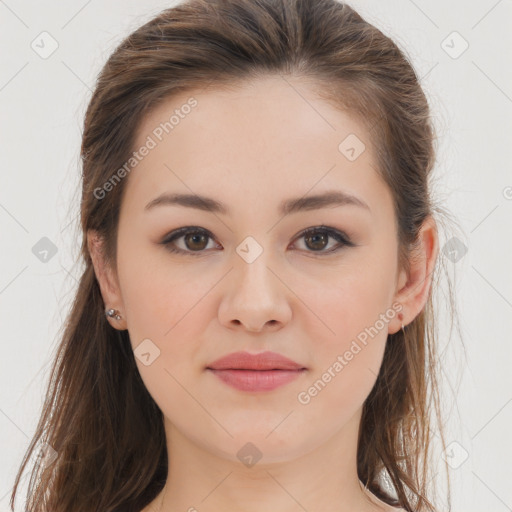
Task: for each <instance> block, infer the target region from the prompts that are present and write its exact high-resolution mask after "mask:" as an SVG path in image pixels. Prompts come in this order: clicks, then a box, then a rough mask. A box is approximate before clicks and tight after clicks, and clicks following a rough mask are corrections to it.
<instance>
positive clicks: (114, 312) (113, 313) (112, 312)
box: [105, 309, 121, 320]
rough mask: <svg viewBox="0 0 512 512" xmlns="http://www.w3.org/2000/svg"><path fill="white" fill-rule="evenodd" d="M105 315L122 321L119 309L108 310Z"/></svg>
mask: <svg viewBox="0 0 512 512" xmlns="http://www.w3.org/2000/svg"><path fill="white" fill-rule="evenodd" d="M105 315H106V316H109V317H110V318H114V319H116V320H121V315H120V314H119V311H118V310H117V309H107V310H105Z"/></svg>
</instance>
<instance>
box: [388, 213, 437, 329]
mask: <svg viewBox="0 0 512 512" xmlns="http://www.w3.org/2000/svg"><path fill="white" fill-rule="evenodd" d="M438 253H439V241H438V233H437V226H436V223H435V221H434V219H433V217H431V216H429V217H427V219H426V220H425V221H424V222H423V225H422V227H421V228H420V232H419V235H418V244H417V246H416V247H415V248H414V249H413V250H412V253H411V256H410V272H409V274H408V275H406V274H405V272H404V273H403V274H402V275H401V279H400V281H401V282H400V283H399V286H398V290H397V292H396V294H395V298H394V300H396V301H397V302H400V303H401V304H402V306H403V309H402V314H403V320H402V322H403V323H404V325H407V324H409V323H411V322H412V321H413V320H414V319H415V318H416V316H418V315H419V314H420V313H421V311H422V310H423V308H424V307H425V304H426V302H427V299H428V295H429V292H430V287H431V284H432V273H433V271H434V268H435V264H436V261H437V256H438ZM404 276H405V278H404ZM404 281H405V284H404ZM396 323H397V325H396V326H394V332H397V331H398V330H399V329H400V328H401V322H400V320H398V319H397V321H396ZM390 333H391V334H392V332H391V330H390Z"/></svg>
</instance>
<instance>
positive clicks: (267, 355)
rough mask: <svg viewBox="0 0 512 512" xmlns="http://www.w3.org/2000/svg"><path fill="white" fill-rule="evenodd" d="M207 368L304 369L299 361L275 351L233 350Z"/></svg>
mask: <svg viewBox="0 0 512 512" xmlns="http://www.w3.org/2000/svg"><path fill="white" fill-rule="evenodd" d="M206 368H207V369H211V370H302V369H305V367H304V366H302V365H301V364H299V363H296V362H295V361H292V360H291V359H288V358H287V357H285V356H283V355H281V354H277V353H276V352H269V351H267V352H260V353H259V354H250V353H249V352H233V353H231V354H228V355H226V356H224V357H221V358H220V359H217V360H216V361H214V362H213V363H210V364H209V365H208V366H207V367H206Z"/></svg>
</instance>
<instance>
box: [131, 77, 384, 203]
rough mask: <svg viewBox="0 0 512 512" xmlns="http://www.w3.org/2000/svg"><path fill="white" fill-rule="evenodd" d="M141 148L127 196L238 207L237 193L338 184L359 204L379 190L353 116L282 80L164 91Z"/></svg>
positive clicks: (260, 197) (264, 196)
mask: <svg viewBox="0 0 512 512" xmlns="http://www.w3.org/2000/svg"><path fill="white" fill-rule="evenodd" d="M145 145H146V146H148V147H149V146H151V149H150V150H149V151H146V156H144V157H143V158H142V159H141V160H140V162H139V163H137V165H136V167H135V168H134V170H133V171H131V173H130V176H129V183H128V184H127V185H128V189H129V190H128V191H127V196H130V197H132V199H137V198H138V200H145V199H148V200H150V199H153V198H154V196H155V194H157V193H158V192H164V191H168V190H172V191H179V192H186V193H194V192H196V193H198V194H203V195H209V196H212V195H215V196H216V197H217V198H219V199H220V200H222V201H223V202H226V203H233V204H236V203H237V202H238V205H239V206H240V207H242V206H244V207H248V206H249V203H248V202H247V201H245V202H244V200H243V199H244V198H243V197H239V196H240V194H243V195H244V196H245V198H246V199H248V198H249V197H253V198H255V199H256V200H257V202H258V205H261V204H262V201H267V200H268V201H269V203H271V202H276V204H277V203H280V202H281V200H282V198H283V197H285V196H286V197H291V196H300V195H304V194H306V193H307V192H308V190H310V189H312V192H321V191H323V190H327V189H329V190H331V189H332V188H333V187H334V188H338V189H339V188H340V187H341V188H343V190H345V191H346V192H349V193H353V194H354V195H360V196H361V195H363V196H365V197H366V198H367V201H366V202H368V203H369V202H371V201H372V195H374V196H375V197H374V199H378V197H377V196H378V195H379V194H382V187H384V183H383V182H381V180H380V177H379V176H378V173H377V172H376V166H377V164H376V161H375V159H374V155H373V146H372V143H371V141H370V139H369V134H368V132H367V130H366V129H365V127H364V125H363V123H361V122H360V121H359V120H358V119H357V117H355V116H353V115H350V114H349V113H347V112H345V111H342V110H341V109H337V108H335V107H334V106H333V105H332V104H330V103H327V102H326V101H324V100H322V99H320V98H319V97H318V96H317V94H316V93H315V86H314V85H313V84H311V83H308V82H304V81H301V80H299V79H293V80H292V79H290V78H289V77H286V78H284V77H280V76H277V77H268V78H265V79H259V80H253V81H250V82H244V83H241V84H239V85H236V86H235V85H231V86H230V87H222V88H221V87H209V88H206V89H205V88H202V89H193V90H189V91H185V92H183V91H182V92H180V93H178V94H176V95H173V96H172V97H169V98H167V99H165V100H164V101H163V102H162V103H161V104H160V105H159V106H158V107H157V108H155V109H153V110H152V111H151V112H150V113H149V114H148V115H146V117H145V118H144V119H143V120H142V122H141V123H140V126H139V129H138V131H137V136H136V141H135V145H134V151H137V150H138V149H139V148H142V147H143V146H145ZM313 189H314V190H313ZM379 189H380V190H379ZM237 191H238V192H239V193H240V194H238V197H237V195H236V192H237ZM150 196H151V197H150ZM224 199H226V200H225V201H224ZM146 202H147V201H146ZM254 206H255V205H254Z"/></svg>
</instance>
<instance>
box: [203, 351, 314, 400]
mask: <svg viewBox="0 0 512 512" xmlns="http://www.w3.org/2000/svg"><path fill="white" fill-rule="evenodd" d="M206 370H207V371H208V372H209V373H212V374H213V375H215V376H216V377H218V378H219V379H220V380H221V381H222V382H224V383H225V384H228V385H229V386H231V387H234V388H236V389H238V390H241V391H270V390H272V389H276V388H277V387H280V386H283V385H285V384H287V383H288V382H291V381H292V380H294V379H296V378H298V377H299V376H300V375H302V374H303V373H305V372H306V371H307V368H306V367H305V366H303V365H301V364H299V363H297V362H296V361H293V360H292V359H289V358H287V357H285V356H283V355H282V354H278V353H276V352H269V351H266V352H261V353H259V354H251V353H249V352H233V353H231V354H228V355H227V356H224V357H221V358H220V359H217V360H216V361H214V362H213V363H211V364H209V365H208V366H207V367H206Z"/></svg>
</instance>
